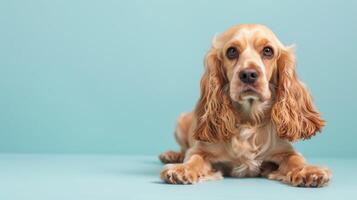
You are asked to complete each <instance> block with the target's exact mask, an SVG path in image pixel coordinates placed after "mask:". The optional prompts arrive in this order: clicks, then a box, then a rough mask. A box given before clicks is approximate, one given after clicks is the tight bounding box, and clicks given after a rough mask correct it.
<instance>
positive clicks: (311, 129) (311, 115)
mask: <svg viewBox="0 0 357 200" xmlns="http://www.w3.org/2000/svg"><path fill="white" fill-rule="evenodd" d="M295 68H296V64H295V56H294V53H293V48H291V47H290V48H284V49H282V52H281V54H280V57H279V58H278V61H277V70H276V73H277V91H276V100H275V104H274V105H273V108H272V112H271V117H272V120H273V123H274V125H275V127H276V130H277V134H278V136H279V137H280V138H283V139H288V140H289V141H295V140H297V139H309V138H310V137H311V136H313V135H315V134H316V132H319V131H321V129H322V127H323V126H324V124H325V122H324V120H322V119H321V117H320V114H319V112H318V111H317V110H316V108H315V105H314V104H313V102H312V98H311V96H310V94H309V92H308V90H307V89H306V88H305V86H304V85H303V83H302V82H300V81H299V80H298V77H297V72H296V69H295Z"/></svg>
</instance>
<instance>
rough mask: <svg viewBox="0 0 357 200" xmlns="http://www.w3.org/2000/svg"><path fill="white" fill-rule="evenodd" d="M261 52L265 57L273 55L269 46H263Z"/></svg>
mask: <svg viewBox="0 0 357 200" xmlns="http://www.w3.org/2000/svg"><path fill="white" fill-rule="evenodd" d="M262 54H263V56H264V57H266V58H272V57H273V55H274V51H273V49H272V48H271V47H264V49H263V51H262Z"/></svg>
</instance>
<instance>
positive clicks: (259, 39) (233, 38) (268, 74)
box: [220, 25, 280, 103]
mask: <svg viewBox="0 0 357 200" xmlns="http://www.w3.org/2000/svg"><path fill="white" fill-rule="evenodd" d="M222 39H223V40H222V41H223V42H224V44H223V47H222V48H221V53H220V55H221V59H222V61H223V62H222V63H223V67H224V69H225V70H224V71H225V73H226V77H227V79H228V80H229V86H230V87H229V88H230V89H229V93H230V97H231V99H232V100H233V101H236V102H239V103H243V102H244V101H247V100H250V101H251V100H258V101H261V102H264V101H267V100H269V99H270V98H271V96H272V94H271V90H270V87H269V82H270V80H271V79H272V76H273V72H274V71H275V70H276V66H277V58H278V54H279V47H280V44H279V42H278V41H277V39H276V37H275V35H274V34H273V33H272V32H271V31H270V30H269V29H267V28H265V27H264V26H260V25H245V26H239V27H236V28H233V29H232V30H229V31H228V32H227V33H226V34H225V35H223V38H222Z"/></svg>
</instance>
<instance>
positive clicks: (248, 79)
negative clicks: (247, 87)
mask: <svg viewBox="0 0 357 200" xmlns="http://www.w3.org/2000/svg"><path fill="white" fill-rule="evenodd" d="M239 79H240V80H241V81H242V82H243V83H246V84H253V83H255V81H256V80H258V73H257V71H256V70H254V69H245V70H242V71H241V72H239Z"/></svg>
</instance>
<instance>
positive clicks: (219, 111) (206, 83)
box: [194, 47, 237, 142]
mask: <svg viewBox="0 0 357 200" xmlns="http://www.w3.org/2000/svg"><path fill="white" fill-rule="evenodd" d="M228 85H229V84H228V79H227V77H226V75H225V71H224V69H223V65H222V61H221V60H220V59H219V55H218V50H217V49H215V48H214V47H212V49H211V50H210V51H209V52H208V53H207V55H206V57H205V72H204V74H203V77H202V79H201V94H200V98H199V101H198V103H197V105H196V108H195V115H196V120H197V121H196V126H195V129H194V138H195V139H196V140H200V141H205V142H218V141H221V140H223V141H227V140H229V139H230V138H231V136H232V135H233V133H234V131H235V129H236V127H235V126H236V121H237V120H236V117H237V115H236V113H235V112H234V109H233V106H232V102H231V99H230V97H229V96H228V94H227V89H229V88H228Z"/></svg>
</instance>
